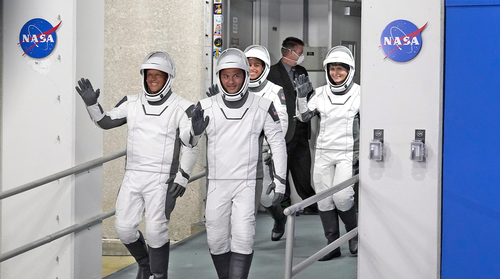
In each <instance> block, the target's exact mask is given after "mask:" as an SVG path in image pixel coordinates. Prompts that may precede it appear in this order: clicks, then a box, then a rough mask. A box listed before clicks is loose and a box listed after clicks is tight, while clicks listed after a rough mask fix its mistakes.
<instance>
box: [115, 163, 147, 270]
mask: <svg viewBox="0 0 500 279" xmlns="http://www.w3.org/2000/svg"><path fill="white" fill-rule="evenodd" d="M140 182H142V176H141V173H140V172H134V171H130V170H127V171H126V172H125V176H124V179H123V182H122V185H121V186H120V191H119V193H118V197H117V199H116V215H115V217H116V219H115V230H116V234H117V235H118V238H120V240H121V241H122V242H123V244H124V245H125V247H126V248H127V249H128V251H129V252H130V254H131V255H132V256H133V257H134V258H135V260H136V261H137V263H138V264H139V271H138V273H137V277H136V278H137V279H139V278H149V275H151V273H150V270H149V256H148V251H147V246H146V242H145V240H144V237H143V236H142V233H141V232H139V230H138V229H137V227H138V226H139V223H140V222H141V219H142V213H143V212H144V200H143V197H142V194H141V193H140V190H139V189H140V187H141V184H140Z"/></svg>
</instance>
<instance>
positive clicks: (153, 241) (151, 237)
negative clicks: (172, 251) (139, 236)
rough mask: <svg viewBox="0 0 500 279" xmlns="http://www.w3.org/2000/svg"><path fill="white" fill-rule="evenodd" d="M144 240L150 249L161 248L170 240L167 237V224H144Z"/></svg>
mask: <svg viewBox="0 0 500 279" xmlns="http://www.w3.org/2000/svg"><path fill="white" fill-rule="evenodd" d="M146 239H147V240H148V245H149V246H150V247H152V248H160V247H162V246H163V245H164V244H165V243H167V242H168V241H169V240H170V239H169V236H168V227H167V224H166V223H148V222H146Z"/></svg>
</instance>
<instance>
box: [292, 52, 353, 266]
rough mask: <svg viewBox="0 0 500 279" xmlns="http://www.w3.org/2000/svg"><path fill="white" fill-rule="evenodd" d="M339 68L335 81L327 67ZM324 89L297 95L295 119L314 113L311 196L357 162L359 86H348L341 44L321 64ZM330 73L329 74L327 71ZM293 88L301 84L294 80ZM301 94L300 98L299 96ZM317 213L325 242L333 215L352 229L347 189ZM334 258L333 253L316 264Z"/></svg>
mask: <svg viewBox="0 0 500 279" xmlns="http://www.w3.org/2000/svg"><path fill="white" fill-rule="evenodd" d="M333 66H336V67H340V70H339V71H343V72H344V73H343V74H344V75H346V76H345V78H344V79H343V81H341V82H338V83H336V82H335V81H334V80H333V78H334V77H335V78H338V77H340V75H338V76H334V75H336V74H337V73H336V72H335V70H331V67H333ZM323 67H324V69H325V72H326V78H327V82H328V84H327V85H324V86H321V87H319V88H316V89H315V91H314V94H313V95H312V96H311V97H310V99H309V101H307V100H306V97H305V96H299V92H298V93H297V95H298V96H297V111H298V114H297V117H298V119H299V120H301V121H304V122H305V121H308V120H309V119H310V118H311V117H313V116H314V115H319V118H320V122H319V135H318V138H317V141H316V155H315V162H314V174H313V180H314V187H315V190H316V192H321V191H323V190H326V189H328V188H330V187H332V186H334V185H336V184H338V183H340V182H342V181H345V180H346V179H349V178H351V177H352V176H353V165H355V164H356V163H357V161H358V155H357V150H356V149H355V142H356V141H357V140H358V135H359V106H360V86H359V85H358V84H355V83H354V82H353V77H354V72H355V66H354V58H353V56H352V54H351V52H350V51H349V49H347V48H346V47H344V46H337V47H333V48H332V49H331V50H330V51H329V52H328V54H327V56H326V59H325V60H324V62H323ZM332 71H333V73H332ZM297 83H298V84H299V85H302V84H304V83H305V82H304V81H302V82H301V81H298V82H297ZM303 95H304V94H303ZM318 209H319V215H320V218H321V221H322V224H323V228H324V230H325V236H326V238H327V239H328V243H331V242H333V241H334V240H335V239H337V238H338V237H339V228H338V217H337V214H338V215H339V216H340V218H341V219H342V221H343V222H344V224H345V225H346V230H347V231H350V230H352V229H354V228H355V227H356V226H357V221H356V208H355V206H354V190H353V187H352V186H350V187H347V188H346V189H344V190H342V191H340V192H337V193H335V194H333V195H332V196H329V197H327V198H325V199H324V200H321V201H319V202H318ZM349 248H350V251H351V253H353V254H356V253H357V237H356V238H355V239H351V240H350V242H349ZM337 256H340V250H339V249H336V250H334V251H333V252H332V253H330V254H329V255H327V256H325V258H323V259H322V260H329V259H331V258H333V257H337Z"/></svg>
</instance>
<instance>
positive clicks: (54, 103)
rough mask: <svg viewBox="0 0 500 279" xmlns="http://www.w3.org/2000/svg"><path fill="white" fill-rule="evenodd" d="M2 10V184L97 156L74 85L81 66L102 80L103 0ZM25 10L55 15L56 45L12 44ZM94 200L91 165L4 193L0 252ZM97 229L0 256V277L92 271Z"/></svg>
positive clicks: (71, 220) (8, 4)
mask: <svg viewBox="0 0 500 279" xmlns="http://www.w3.org/2000/svg"><path fill="white" fill-rule="evenodd" d="M2 13H3V26H2V27H3V28H2V34H3V38H2V40H3V45H2V55H3V60H2V67H3V70H2V76H1V78H2V81H1V84H2V103H1V113H2V118H1V120H2V123H1V128H2V131H1V136H2V138H1V150H2V151H1V164H2V173H1V175H2V176H1V185H2V191H5V190H9V189H12V188H14V187H17V186H19V185H22V184H25V183H28V182H31V181H34V180H37V179H40V178H42V177H45V176H48V175H51V174H53V173H56V172H59V171H62V170H65V169H67V168H70V167H73V166H75V165H77V164H80V163H83V162H86V161H89V160H91V159H95V158H98V157H101V156H102V131H101V130H100V129H97V128H96V127H95V126H94V125H93V124H92V122H91V121H90V119H89V116H88V114H87V112H86V111H85V108H84V104H83V102H82V101H81V99H80V97H79V96H78V95H77V93H76V91H75V88H74V87H75V85H76V80H77V78H79V77H81V76H85V77H88V78H90V79H91V80H92V82H93V83H94V84H96V85H98V86H101V87H102V84H103V80H102V79H103V64H104V63H103V37H104V36H103V33H104V31H103V30H104V28H103V26H104V18H103V15H104V5H103V3H102V2H101V1H96V0H92V1H83V0H78V1H62V0H45V1H35V0H19V1H3V4H2ZM33 18H42V19H44V20H46V21H48V22H49V23H50V24H51V25H52V26H56V25H57V24H59V23H61V24H60V26H59V28H58V29H57V30H56V31H55V34H56V36H57V41H56V46H55V48H54V50H53V51H52V53H50V54H49V55H48V56H47V57H44V58H39V59H36V58H32V57H30V56H28V55H23V53H24V51H23V50H22V48H21V47H20V45H18V43H19V34H20V31H21V28H22V27H23V25H24V24H25V23H26V22H28V21H29V20H31V19H33ZM35 27H36V26H35ZM35 27H33V28H35ZM42 31H46V30H42ZM32 32H33V34H35V33H37V30H36V29H33V31H32ZM42 47H45V45H43V44H42V43H41V44H39V45H38V46H36V48H42ZM101 208H102V169H101V168H97V169H95V170H91V171H90V172H88V173H87V172H85V173H81V174H78V175H76V176H70V177H66V178H63V179H60V180H59V181H55V182H52V183H48V184H47V185H44V186H41V187H39V188H37V189H34V190H31V191H28V192H25V193H22V194H19V195H16V196H13V197H10V198H7V199H6V200H4V201H2V203H1V241H2V242H1V252H2V253H5V252H8V251H11V250H13V249H15V248H18V247H20V246H22V245H25V244H27V243H29V242H31V241H34V240H37V239H40V238H42V237H45V236H47V235H50V234H53V233H54V232H57V231H59V230H62V229H64V228H66V227H69V226H71V225H73V224H75V223H78V222H81V221H82V220H84V219H87V218H90V217H92V216H94V215H97V214H98V213H100V212H101ZM101 231H102V229H101V227H100V226H95V227H92V228H90V229H88V230H85V231H83V232H80V233H77V234H74V235H69V236H66V237H63V238H60V239H58V240H55V241H53V242H51V243H49V244H47V245H44V246H42V247H39V248H36V249H34V250H32V251H29V252H27V253H25V254H22V255H20V256H17V257H14V258H12V259H9V260H7V261H5V262H3V263H2V264H1V271H0V272H1V273H0V277H1V278H5V279H10V278H101V234H102V233H101Z"/></svg>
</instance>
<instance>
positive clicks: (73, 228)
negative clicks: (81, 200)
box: [0, 170, 206, 263]
mask: <svg viewBox="0 0 500 279" xmlns="http://www.w3.org/2000/svg"><path fill="white" fill-rule="evenodd" d="M205 175H206V170H204V171H202V172H200V173H197V174H195V175H193V176H191V177H190V178H189V182H193V181H195V180H198V179H200V178H202V177H203V176H205ZM189 182H188V183H189ZM115 212H116V210H115V209H112V210H109V211H106V212H103V213H101V214H99V215H96V216H94V217H92V218H89V219H87V220H86V221H84V222H82V223H79V224H75V225H72V226H69V227H67V228H65V229H62V230H60V231H58V232H55V233H53V234H51V235H48V236H46V237H43V238H40V239H38V240H35V241H33V242H30V243H28V244H26V245H23V246H21V247H18V248H16V249H14V250H11V251H9V252H6V253H3V254H1V255H0V263H1V262H3V261H6V260H8V259H10V258H13V257H15V256H18V255H20V254H23V253H25V252H28V251H30V250H33V249H35V248H37V247H40V246H42V245H45V244H47V243H50V242H52V241H54V240H56V239H58V238H61V237H63V236H66V235H68V234H72V233H76V232H80V231H83V230H85V229H90V227H92V226H93V225H96V224H99V223H101V222H102V220H104V219H107V218H109V217H111V216H113V215H115Z"/></svg>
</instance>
